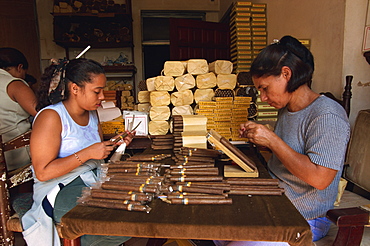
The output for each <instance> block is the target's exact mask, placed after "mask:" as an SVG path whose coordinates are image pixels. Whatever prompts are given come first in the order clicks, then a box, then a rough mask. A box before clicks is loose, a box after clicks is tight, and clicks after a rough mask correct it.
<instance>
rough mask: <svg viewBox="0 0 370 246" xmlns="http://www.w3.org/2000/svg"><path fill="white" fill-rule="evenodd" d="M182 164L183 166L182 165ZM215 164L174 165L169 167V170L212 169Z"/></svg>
mask: <svg viewBox="0 0 370 246" xmlns="http://www.w3.org/2000/svg"><path fill="white" fill-rule="evenodd" d="M182 164H183V165H182ZM214 166H215V164H198V162H197V164H191V163H190V164H189V163H185V164H184V163H180V164H178V163H176V165H171V166H170V169H180V168H188V169H193V168H212V167H214Z"/></svg>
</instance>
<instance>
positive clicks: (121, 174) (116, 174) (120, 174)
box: [108, 170, 156, 176]
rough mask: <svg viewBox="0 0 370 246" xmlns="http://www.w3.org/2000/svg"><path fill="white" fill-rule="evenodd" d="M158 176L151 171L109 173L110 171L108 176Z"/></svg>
mask: <svg viewBox="0 0 370 246" xmlns="http://www.w3.org/2000/svg"><path fill="white" fill-rule="evenodd" d="M155 174H156V172H155V171H154V172H151V171H149V172H142V171H141V172H136V173H133V172H132V173H124V172H109V170H108V175H114V176H118V175H119V176H125V175H136V176H141V175H142V176H148V175H155Z"/></svg>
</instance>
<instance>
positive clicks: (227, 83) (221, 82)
mask: <svg viewBox="0 0 370 246" xmlns="http://www.w3.org/2000/svg"><path fill="white" fill-rule="evenodd" d="M217 86H218V88H220V89H222V90H224V89H230V90H233V89H234V88H235V86H236V74H219V75H217Z"/></svg>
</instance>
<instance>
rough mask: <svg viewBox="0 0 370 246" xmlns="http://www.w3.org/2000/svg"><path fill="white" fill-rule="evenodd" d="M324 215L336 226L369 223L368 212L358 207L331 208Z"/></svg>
mask: <svg viewBox="0 0 370 246" xmlns="http://www.w3.org/2000/svg"><path fill="white" fill-rule="evenodd" d="M326 217H327V218H328V219H330V220H331V221H332V222H333V223H335V224H336V225H337V226H338V227H346V226H364V225H367V224H369V212H367V211H365V210H363V209H361V208H358V207H354V208H342V209H331V210H329V211H328V212H327V213H326Z"/></svg>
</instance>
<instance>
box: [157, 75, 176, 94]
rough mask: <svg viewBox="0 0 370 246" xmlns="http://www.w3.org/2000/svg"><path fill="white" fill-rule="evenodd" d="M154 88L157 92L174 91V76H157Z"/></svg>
mask: <svg viewBox="0 0 370 246" xmlns="http://www.w3.org/2000/svg"><path fill="white" fill-rule="evenodd" d="M154 87H155V89H156V90H157V91H173V89H174V88H175V80H174V78H173V77H172V76H157V77H156V78H155V80H154Z"/></svg>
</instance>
